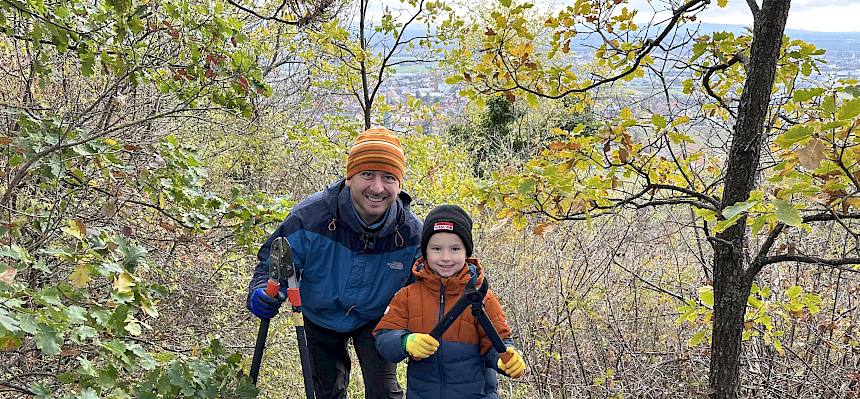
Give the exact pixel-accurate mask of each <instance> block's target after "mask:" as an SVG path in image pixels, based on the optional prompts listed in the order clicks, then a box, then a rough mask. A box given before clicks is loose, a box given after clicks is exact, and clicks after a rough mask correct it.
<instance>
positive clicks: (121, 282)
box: [113, 272, 134, 294]
mask: <svg viewBox="0 0 860 399" xmlns="http://www.w3.org/2000/svg"><path fill="white" fill-rule="evenodd" d="M131 287H134V277H132V276H131V274H128V272H122V274H120V275H119V276H116V280H114V282H113V288H114V289H116V290H117V292H119V293H121V294H126V293H129V292H131Z"/></svg>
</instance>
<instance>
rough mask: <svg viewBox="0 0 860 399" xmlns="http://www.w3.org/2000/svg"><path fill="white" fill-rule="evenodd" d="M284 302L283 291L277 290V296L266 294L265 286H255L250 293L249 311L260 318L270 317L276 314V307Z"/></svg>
mask: <svg viewBox="0 0 860 399" xmlns="http://www.w3.org/2000/svg"><path fill="white" fill-rule="evenodd" d="M282 303H284V293H283V292H280V291H278V297H277V298H272V297H270V296H268V295H266V289H265V288H257V289H256V290H254V293H253V294H251V313H253V314H254V316H257V317H259V318H261V319H271V318H272V317H275V315H276V314H278V308H280V307H281V304H282Z"/></svg>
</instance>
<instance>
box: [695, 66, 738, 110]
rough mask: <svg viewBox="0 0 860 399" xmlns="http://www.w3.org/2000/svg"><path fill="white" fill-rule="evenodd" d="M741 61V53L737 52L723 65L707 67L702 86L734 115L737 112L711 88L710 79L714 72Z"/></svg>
mask: <svg viewBox="0 0 860 399" xmlns="http://www.w3.org/2000/svg"><path fill="white" fill-rule="evenodd" d="M739 61H741V55H740V54H735V55H734V56H732V58H731V59H730V60H729V61H728V62H727V63H725V64H722V65H715V66H712V67H709V68H707V72H705V74H704V75H702V86H704V88H705V91H706V92H707V93H708V95H709V96H711V97H713V98H714V99H715V100H717V102H719V103H720V106H722V107H723V108H725V109H726V110H727V111H729V112H730V113H731V114H732V116H734V115H735V112H734V111H732V109H731V108H729V106H728V105H727V104H726V103H725V102H724V101H723V99H722V97H720V96H719V95H718V94H717V93H714V90H713V89H712V88H711V82H710V80H711V76H712V75H713V74H714V72H717V71H722V70H725V69H728V68H729V67H731V66H732V65H734V64H737V63H738V62H739Z"/></svg>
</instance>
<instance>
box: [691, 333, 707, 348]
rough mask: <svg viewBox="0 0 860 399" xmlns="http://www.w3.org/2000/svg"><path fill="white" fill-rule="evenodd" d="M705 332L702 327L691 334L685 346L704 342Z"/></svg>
mask: <svg viewBox="0 0 860 399" xmlns="http://www.w3.org/2000/svg"><path fill="white" fill-rule="evenodd" d="M707 333H708V332H707V331H706V330H704V329H702V330H699V331H698V332H696V333H695V334H693V336H692V337H690V342H688V343H687V346H690V347H694V346H696V345H699V344H701V343H702V342H705V339H706V338H707V337H706V335H705V334H707Z"/></svg>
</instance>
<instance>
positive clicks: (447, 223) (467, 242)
mask: <svg viewBox="0 0 860 399" xmlns="http://www.w3.org/2000/svg"><path fill="white" fill-rule="evenodd" d="M436 233H454V234H456V235H458V236H460V239H461V240H463V245H464V246H465V247H466V256H472V248H473V244H472V218H470V217H469V214H467V213H466V211H464V210H463V208H460V207H459V206H457V205H439V206H437V207H436V208H433V210H432V211H430V213H429V214H427V218H425V219H424V230H423V231H422V232H421V255H424V257H425V258H426V257H427V242H428V241H430V236H432V235H433V234H436Z"/></svg>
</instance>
